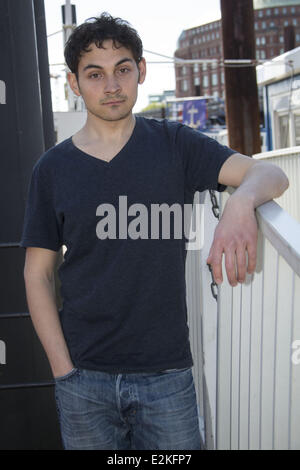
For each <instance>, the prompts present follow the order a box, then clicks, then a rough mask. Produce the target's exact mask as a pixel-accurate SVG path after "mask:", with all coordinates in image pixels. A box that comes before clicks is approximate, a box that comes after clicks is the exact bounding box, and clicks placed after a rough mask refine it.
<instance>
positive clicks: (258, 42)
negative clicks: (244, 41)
mask: <svg viewBox="0 0 300 470" xmlns="http://www.w3.org/2000/svg"><path fill="white" fill-rule="evenodd" d="M256 45H257V46H259V45H260V38H256Z"/></svg>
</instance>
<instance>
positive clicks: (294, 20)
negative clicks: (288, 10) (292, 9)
mask: <svg viewBox="0 0 300 470" xmlns="http://www.w3.org/2000/svg"><path fill="white" fill-rule="evenodd" d="M297 24H298V21H297V18H294V19H293V25H294V26H297Z"/></svg>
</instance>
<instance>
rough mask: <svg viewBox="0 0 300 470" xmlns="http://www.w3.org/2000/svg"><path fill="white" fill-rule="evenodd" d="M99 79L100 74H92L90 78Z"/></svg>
mask: <svg viewBox="0 0 300 470" xmlns="http://www.w3.org/2000/svg"><path fill="white" fill-rule="evenodd" d="M98 77H100V74H99V73H96V72H95V73H92V74H91V75H90V77H89V78H98Z"/></svg>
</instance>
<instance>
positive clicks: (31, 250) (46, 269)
mask: <svg viewBox="0 0 300 470" xmlns="http://www.w3.org/2000/svg"><path fill="white" fill-rule="evenodd" d="M56 257H57V252H56V251H53V250H48V249H45V248H36V247H27V248H26V259H25V266H24V280H25V287H26V297H27V304H28V308H29V312H30V315H31V319H32V322H33V326H34V328H35V331H36V333H37V335H38V337H39V339H40V341H41V343H42V345H43V347H44V350H45V352H46V355H47V357H48V360H49V362H50V366H51V369H52V373H53V376H54V377H58V376H62V375H65V374H67V373H68V372H70V370H71V369H72V368H73V367H74V366H73V363H72V360H71V358H70V354H69V351H68V348H67V345H66V342H65V339H64V335H63V331H62V328H61V324H60V319H59V315H58V311H57V306H56V298H55V283H54V268H55V262H56Z"/></svg>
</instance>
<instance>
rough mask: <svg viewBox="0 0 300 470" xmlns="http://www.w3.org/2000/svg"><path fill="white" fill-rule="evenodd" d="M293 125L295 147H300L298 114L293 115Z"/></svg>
mask: <svg viewBox="0 0 300 470" xmlns="http://www.w3.org/2000/svg"><path fill="white" fill-rule="evenodd" d="M294 124H295V138H296V142H295V145H300V114H294Z"/></svg>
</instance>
